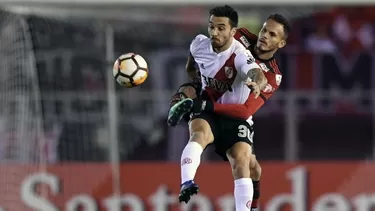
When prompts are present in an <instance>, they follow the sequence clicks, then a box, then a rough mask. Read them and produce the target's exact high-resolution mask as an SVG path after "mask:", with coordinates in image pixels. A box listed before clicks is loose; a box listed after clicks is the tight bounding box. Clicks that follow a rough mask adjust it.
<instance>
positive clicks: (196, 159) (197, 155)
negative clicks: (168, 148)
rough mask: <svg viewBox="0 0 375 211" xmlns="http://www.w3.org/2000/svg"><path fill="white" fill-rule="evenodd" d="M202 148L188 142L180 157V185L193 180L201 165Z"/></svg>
mask: <svg viewBox="0 0 375 211" xmlns="http://www.w3.org/2000/svg"><path fill="white" fill-rule="evenodd" d="M202 152H203V148H202V146H201V145H200V144H198V143H197V142H194V141H192V142H189V143H188V144H187V145H186V146H185V148H184V151H182V155H181V184H183V183H184V182H186V181H189V180H193V179H194V177H195V173H196V172H197V169H198V166H199V164H200V163H201V154H202Z"/></svg>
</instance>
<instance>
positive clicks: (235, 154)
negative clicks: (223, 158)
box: [227, 142, 253, 211]
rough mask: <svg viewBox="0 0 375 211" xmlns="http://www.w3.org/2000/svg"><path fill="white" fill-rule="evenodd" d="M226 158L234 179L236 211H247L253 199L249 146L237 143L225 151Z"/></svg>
mask: <svg viewBox="0 0 375 211" xmlns="http://www.w3.org/2000/svg"><path fill="white" fill-rule="evenodd" d="M227 157H228V160H229V162H230V164H231V167H232V174H233V178H234V199H235V203H236V211H248V210H250V208H251V202H252V199H253V182H252V180H251V178H250V160H251V146H250V145H249V144H248V143H245V142H237V143H235V144H234V145H233V146H232V147H231V148H230V149H229V150H228V151H227Z"/></svg>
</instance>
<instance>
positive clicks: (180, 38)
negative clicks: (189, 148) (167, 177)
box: [1, 7, 375, 162]
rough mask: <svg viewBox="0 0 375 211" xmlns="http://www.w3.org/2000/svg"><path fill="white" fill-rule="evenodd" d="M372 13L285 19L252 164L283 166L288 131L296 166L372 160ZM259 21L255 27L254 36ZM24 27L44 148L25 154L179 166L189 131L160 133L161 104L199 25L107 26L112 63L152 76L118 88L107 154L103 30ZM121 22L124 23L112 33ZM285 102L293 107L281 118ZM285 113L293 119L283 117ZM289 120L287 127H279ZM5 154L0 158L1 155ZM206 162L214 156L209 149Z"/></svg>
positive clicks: (84, 25) (62, 24) (80, 24)
mask: <svg viewBox="0 0 375 211" xmlns="http://www.w3.org/2000/svg"><path fill="white" fill-rule="evenodd" d="M374 9H375V8H374V7H362V8H354V7H350V8H334V9H330V10H326V11H324V12H320V13H314V14H310V15H305V16H303V17H296V18H293V19H292V23H293V33H292V34H291V36H290V38H289V40H288V41H289V45H288V47H287V48H286V49H284V50H282V51H281V52H280V53H279V54H278V58H279V61H280V63H281V70H282V72H283V73H284V77H283V82H282V87H281V90H280V93H279V94H276V96H275V98H274V99H272V100H271V101H270V102H269V103H268V104H267V105H266V106H265V108H263V109H262V111H261V112H259V114H257V115H256V116H255V122H256V124H255V130H256V132H255V150H256V152H257V155H258V157H259V159H261V160H283V159H285V156H286V155H285V153H287V152H288V151H287V150H285V147H284V146H285V143H286V142H288V137H289V136H287V133H290V130H292V133H295V135H296V137H297V140H298V141H299V142H298V146H297V147H298V149H299V153H298V157H299V159H302V160H319V159H369V158H371V156H372V153H374V151H373V146H374V144H375V143H373V139H375V137H374V135H373V134H372V128H373V123H372V121H373V118H372V116H371V115H369V114H372V109H373V108H372V106H373V104H374V103H375V102H374V101H372V99H371V98H370V95H367V93H369V92H370V91H371V89H372V85H371V84H372V83H371V82H372V78H371V77H372V76H373V72H374V70H373V69H374V67H373V65H372V54H373V52H372V48H373V45H374V36H373V34H374V31H373V27H374V26H375V25H374V24H375V15H374V13H373V12H372V11H371V10H374ZM262 22H263V21H262V20H259V21H258V23H257V24H254V29H259V26H261V24H262ZM27 23H28V24H29V26H30V33H31V40H32V44H33V51H34V53H35V60H36V61H35V62H36V68H35V70H32V71H35V72H36V73H37V75H38V77H37V78H38V84H39V89H40V93H41V99H42V100H41V108H42V113H43V114H42V120H43V131H44V133H43V134H44V139H45V140H46V142H45V146H42V147H41V148H39V149H37V150H36V149H34V148H31V147H30V148H29V149H25V150H26V151H27V150H29V151H32V153H31V154H40V153H46V154H47V157H48V160H49V161H50V162H67V161H68V162H71V161H108V160H109V159H110V153H111V150H117V152H118V153H119V154H120V158H121V160H170V161H177V160H179V155H180V152H181V150H182V148H183V146H184V144H185V143H186V141H187V140H188V133H187V128H186V124H185V123H184V124H181V126H179V127H177V128H174V129H171V128H168V127H167V125H166V114H167V110H168V104H169V98H170V96H171V95H172V93H173V92H174V91H175V90H176V88H177V87H178V86H179V85H180V84H182V83H184V82H186V80H187V76H186V74H185V72H184V65H185V59H186V56H187V53H188V46H189V43H190V41H191V39H192V38H193V37H194V36H195V35H196V34H197V33H205V30H206V28H205V26H203V25H199V24H188V23H185V24H180V23H156V24H154V25H152V26H151V27H150V26H145V24H139V23H128V22H126V23H121V22H120V23H119V22H116V23H113V26H114V29H115V36H114V56H115V57H117V56H119V55H121V54H122V53H125V52H137V53H139V54H141V55H143V56H144V57H145V58H146V59H147V61H148V63H149V66H150V77H149V79H148V80H147V81H146V83H145V84H144V85H142V86H141V87H137V88H135V89H130V90H129V89H124V88H123V87H120V86H119V85H116V93H117V98H116V99H117V102H116V105H117V108H118V113H117V116H118V123H117V125H118V131H119V134H118V135H119V137H118V139H119V148H117V149H111V146H112V144H111V140H108V137H109V125H110V124H109V123H110V121H112V120H113V117H110V116H109V114H108V109H111V108H112V107H111V105H112V104H111V103H109V102H108V100H107V77H110V74H108V71H111V63H112V61H111V60H110V59H111V58H110V57H108V55H107V54H106V48H107V47H108V46H107V43H108V42H106V34H105V30H103V27H102V25H101V24H100V23H99V22H98V21H96V20H57V19H47V18H45V17H37V16H30V17H28V18H27ZM121 24H122V25H124V24H125V25H126V26H123V27H118V26H120V25H121ZM254 32H256V31H254ZM357 55H359V56H357ZM353 59H354V60H355V61H353V64H355V67H356V68H357V67H359V69H360V70H361V71H368V72H364V73H363V74H362V76H363V77H360V76H358V77H357V76H356V75H355V74H353V73H350V74H352V75H353V77H354V76H355V77H357V78H356V79H355V81H354V82H358V83H359V84H356V83H354V82H349V83H347V78H345V77H344V76H345V74H347V73H345V74H344V73H343V74H341V71H343V72H345V71H346V72H348V71H349V72H350V71H351V70H352V69H350V68H351V67H348V65H344V66H345V67H342V66H340V65H339V64H338V63H340V62H341V61H343V60H345V61H346V60H349V61H351V60H353ZM357 61H358V63H359V65H356V64H357V63H356V62H357ZM320 64H322V66H319V65H320ZM350 65H352V64H350ZM348 68H349V69H350V70H348ZM326 70H328V71H326ZM331 70H332V71H331ZM14 71H20V70H14ZM334 71H338V72H340V74H339V75H338V76H337V74H336V72H334ZM361 73H362V72H361ZM366 74H368V75H369V76H368V77H367V75H366ZM337 77H339V78H338V79H337ZM340 77H341V78H340ZM336 79H337V80H336ZM362 80H363V81H362ZM367 80H370V81H367ZM348 84H349V85H348ZM299 91H300V92H301V93H298V92H299ZM291 93H293V94H291ZM327 93H329V94H328V95H327ZM332 93H333V94H332ZM349 93H354V94H350V95H349ZM290 96H294V98H293V99H292V100H291V98H290ZM289 102H292V104H293V105H295V106H296V108H298V109H297V110H294V111H293V110H292V111H290V110H289V111H288V109H287V107H288V106H290V104H288V103H289ZM291 112H292V113H291ZM293 112H295V113H293ZM291 114H295V115H296V116H297V118H294V119H292V120H290V115H291ZM288 121H289V123H290V122H292V126H291V125H287V124H286V122H288ZM291 127H293V128H291ZM18 130H19V129H18ZM270 131H272V132H271V133H270ZM16 132H17V130H16ZM30 139H32V137H30ZM34 139H38V138H37V137H34ZM27 141H30V140H27ZM18 145H19V146H21V145H22V143H18ZM18 150H20V149H18ZM34 150H35V151H34ZM38 150H39V151H38ZM5 151H6V152H8V151H10V150H9V149H8V148H6V150H5ZM20 151H22V150H20ZM6 152H4V153H2V154H3V155H1V156H2V157H7V156H6V155H4V154H6ZM35 157H38V156H35ZM12 159H15V160H17V158H12ZM205 159H207V160H215V159H217V157H216V156H215V155H214V153H213V152H211V151H208V152H207V153H206V154H205Z"/></svg>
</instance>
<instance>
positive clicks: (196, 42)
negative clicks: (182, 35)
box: [190, 34, 207, 57]
mask: <svg viewBox="0 0 375 211" xmlns="http://www.w3.org/2000/svg"><path fill="white" fill-rule="evenodd" d="M204 39H207V37H206V36H204V35H203V34H198V35H197V36H196V37H195V38H194V39H193V41H191V43H190V53H191V55H192V56H193V57H194V56H195V53H196V52H197V49H198V47H199V44H200V43H201V42H202V41H203V40H204Z"/></svg>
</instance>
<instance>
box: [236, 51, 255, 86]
mask: <svg viewBox="0 0 375 211" xmlns="http://www.w3.org/2000/svg"><path fill="white" fill-rule="evenodd" d="M234 66H235V67H236V70H237V72H238V73H239V76H240V77H241V79H243V80H246V78H247V73H248V72H249V70H251V69H254V68H260V66H259V65H258V64H257V63H256V61H255V58H254V56H253V55H252V54H251V52H250V51H249V50H244V51H241V52H240V53H239V54H238V55H236V57H235V58H234Z"/></svg>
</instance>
